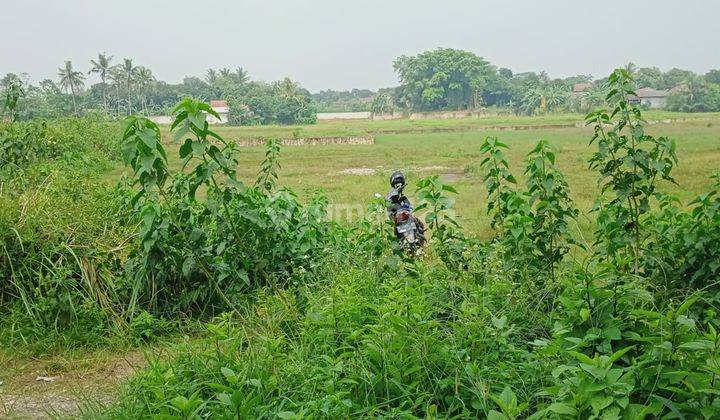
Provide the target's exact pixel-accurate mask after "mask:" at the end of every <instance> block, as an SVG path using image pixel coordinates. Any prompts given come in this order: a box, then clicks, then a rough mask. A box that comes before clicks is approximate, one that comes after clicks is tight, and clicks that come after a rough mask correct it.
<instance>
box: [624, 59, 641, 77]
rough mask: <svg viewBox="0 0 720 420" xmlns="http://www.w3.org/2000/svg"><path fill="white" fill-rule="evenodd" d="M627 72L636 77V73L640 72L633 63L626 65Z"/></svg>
mask: <svg viewBox="0 0 720 420" xmlns="http://www.w3.org/2000/svg"><path fill="white" fill-rule="evenodd" d="M625 70H627V72H628V73H630V75H631V76H634V75H635V73H637V71H638V66H636V65H635V63H633V62H632V61H630V62H628V63H627V64H625Z"/></svg>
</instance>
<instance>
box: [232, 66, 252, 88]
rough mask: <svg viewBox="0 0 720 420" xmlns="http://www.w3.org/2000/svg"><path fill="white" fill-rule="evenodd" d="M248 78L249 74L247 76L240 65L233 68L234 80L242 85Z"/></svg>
mask: <svg viewBox="0 0 720 420" xmlns="http://www.w3.org/2000/svg"><path fill="white" fill-rule="evenodd" d="M249 80H250V76H248V72H247V70H245V69H243V68H242V67H238V68H237V69H236V70H235V81H236V82H237V83H239V84H241V85H244V84H245V83H247V82H248V81H249Z"/></svg>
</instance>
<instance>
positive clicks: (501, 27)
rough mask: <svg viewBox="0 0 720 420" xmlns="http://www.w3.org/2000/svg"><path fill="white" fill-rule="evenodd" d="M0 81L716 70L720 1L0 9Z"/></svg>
mask: <svg viewBox="0 0 720 420" xmlns="http://www.w3.org/2000/svg"><path fill="white" fill-rule="evenodd" d="M0 11H1V12H0V28H2V31H1V33H2V41H0V75H2V74H5V73H7V72H17V73H20V72H26V73H29V74H30V75H31V79H32V80H33V81H37V80H40V79H43V78H55V77H56V73H57V67H59V66H60V65H61V64H62V62H63V61H64V60H68V59H69V60H72V61H73V63H74V64H75V66H76V67H78V68H79V69H82V70H86V69H87V68H88V67H89V64H88V61H89V60H90V59H91V58H93V57H95V56H96V55H97V53H98V52H101V51H105V52H107V53H109V54H111V55H113V56H114V57H115V59H116V60H118V61H119V60H120V59H121V58H123V57H132V58H134V59H135V62H136V63H137V64H141V65H144V66H146V67H149V68H150V69H152V70H153V72H154V73H155V74H156V76H157V77H158V78H159V79H163V80H167V81H170V82H178V81H180V80H182V77H183V76H185V75H203V74H204V73H205V70H206V69H207V68H209V67H214V68H219V67H229V68H235V67H237V66H242V67H244V68H245V69H247V70H248V71H249V72H250V75H251V77H252V78H253V79H259V80H275V79H278V78H281V77H285V76H289V77H291V78H292V79H294V80H297V81H299V82H300V83H301V84H303V85H304V86H305V87H307V88H308V89H310V90H311V91H317V90H320V89H326V88H332V89H350V88H353V87H358V88H363V87H364V88H371V89H376V88H378V87H385V86H392V85H394V84H395V83H396V81H397V80H396V77H395V75H394V73H393V69H392V61H393V59H395V57H397V56H398V55H401V54H415V53H417V52H420V51H423V50H426V49H433V48H437V47H453V48H461V49H466V50H469V51H472V52H474V53H476V54H478V55H481V56H483V57H485V58H486V59H488V60H490V61H491V62H492V63H493V64H496V65H498V66H502V67H509V68H511V69H512V70H513V71H530V70H534V71H539V70H545V71H547V72H548V73H549V74H550V75H552V76H567V75H574V74H593V75H595V76H602V75H605V74H606V73H608V72H609V71H610V70H611V69H612V68H613V67H616V66H617V65H621V64H624V63H626V62H628V61H630V60H632V61H633V62H635V63H637V64H638V65H640V66H658V67H660V68H662V69H668V68H671V67H681V68H687V69H690V70H694V71H696V72H701V73H704V72H706V71H707V70H709V69H711V68H720V29H718V28H720V23H719V22H720V1H718V0H704V1H702V0H684V1H672V0H654V1H653V0H624V1H623V0H602V1H585V0H544V1H543V0H514V1H510V0H505V1H501V0H443V1H440V0H432V1H431V0H355V1H346V0H215V1H199V0H192V1H191V0H173V1H170V0H144V1H143V0H122V1H119V0H114V1H110V0H44V1H43V0H22V1H21V0H0Z"/></svg>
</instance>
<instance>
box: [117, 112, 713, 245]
mask: <svg viewBox="0 0 720 420" xmlns="http://www.w3.org/2000/svg"><path fill="white" fill-rule="evenodd" d="M646 119H647V120H649V121H662V120H665V121H666V122H664V123H658V124H653V125H651V126H650V127H649V130H648V131H649V132H650V133H651V134H653V135H666V136H669V137H671V138H673V139H674V140H676V142H677V144H678V158H679V160H680V163H679V165H678V167H677V168H676V171H675V177H676V180H677V182H678V185H672V184H667V183H666V184H664V185H663V186H662V188H663V189H664V190H665V191H669V192H673V193H674V194H677V196H678V197H679V198H680V199H681V200H684V201H687V200H689V199H691V198H693V197H694V196H695V195H697V194H698V193H700V192H703V191H706V190H707V188H708V186H709V185H710V184H711V179H710V175H711V174H712V173H713V171H717V170H720V114H677V113H668V112H662V111H653V112H648V113H647V114H646ZM668 119H671V120H672V122H667V120H668ZM581 124H582V116H581V115H578V114H568V115H552V116H544V117H509V116H505V117H488V118H476V119H457V120H417V121H410V120H395V121H344V122H325V123H320V124H316V125H312V126H302V127H293V126H263V127H216V128H215V130H216V131H217V132H218V133H219V134H220V135H222V136H223V137H224V138H226V139H232V140H243V139H252V138H270V137H279V138H292V137H293V134H292V133H293V132H295V134H296V135H295V137H313V136H353V135H365V134H368V133H371V134H373V135H374V137H375V144H374V145H322V146H285V147H283V149H282V151H281V159H280V162H281V165H282V169H281V171H280V183H281V184H282V185H286V186H288V187H291V188H292V189H293V190H295V191H296V192H298V193H299V194H300V195H301V196H306V195H307V194H310V193H312V192H314V191H317V190H321V191H323V192H324V193H325V194H326V195H327V197H328V199H329V201H330V204H331V208H330V210H331V212H332V213H331V217H333V218H335V219H336V220H339V221H343V220H347V219H348V217H349V218H355V217H358V216H359V214H360V213H361V211H362V209H364V208H365V207H366V205H367V203H368V202H369V201H370V200H371V198H372V196H373V193H375V192H379V193H382V194H384V193H385V192H386V190H387V189H388V184H387V178H388V175H389V174H390V173H391V172H392V171H393V170H395V169H400V170H403V171H405V172H407V174H408V176H409V182H410V187H409V189H408V191H409V192H410V193H411V194H412V191H413V190H414V186H413V183H414V182H415V181H416V180H417V179H418V178H420V177H425V176H429V175H433V174H440V175H441V176H442V178H443V179H444V180H445V181H446V182H448V183H451V184H452V185H454V186H455V187H457V189H458V192H459V194H458V196H457V200H456V209H457V212H458V215H459V216H460V218H461V220H462V222H463V224H464V225H465V226H466V227H467V228H469V229H470V230H471V231H473V232H475V233H478V234H480V235H482V236H484V235H485V234H486V233H488V229H489V227H488V226H489V220H488V218H487V217H486V216H485V194H486V192H485V189H484V187H483V185H482V180H481V177H482V173H481V171H480V170H479V164H480V161H481V159H482V157H481V154H480V152H479V148H480V144H481V142H482V141H483V139H484V138H485V137H487V136H498V137H500V138H501V139H502V141H504V142H505V143H507V144H508V146H510V151H509V152H508V153H507V155H508V158H509V160H510V163H511V170H512V171H513V173H514V174H515V176H516V177H517V178H518V181H519V182H523V180H522V178H523V177H522V172H523V168H524V159H525V155H526V154H527V153H528V152H529V151H530V150H531V149H532V147H533V146H534V144H535V143H536V142H537V140H538V139H541V138H544V139H546V140H548V141H549V142H550V143H551V144H552V145H553V146H554V147H555V148H556V149H557V151H558V165H559V167H560V168H561V169H562V170H563V171H564V172H565V174H566V176H567V179H568V182H569V184H570V187H571V190H572V195H573V198H574V199H575V202H576V204H577V205H578V207H579V208H580V209H581V210H582V211H583V212H586V211H588V210H589V209H591V207H592V205H593V202H594V199H595V197H596V195H597V193H598V191H597V175H596V173H594V172H593V171H591V170H589V169H588V165H587V159H588V158H589V156H590V154H591V153H592V152H593V151H594V146H591V145H589V139H590V137H591V135H592V132H591V130H590V129H589V128H586V127H583V126H582V125H581ZM552 125H561V126H560V127H548V126H552ZM575 125H579V126H575ZM503 126H505V127H515V129H507V130H498V127H503ZM165 138H166V140H167V142H168V144H169V150H168V152H169V153H168V154H169V156H170V159H171V162H170V164H171V167H172V168H173V169H177V168H179V167H180V164H181V162H180V160H179V158H178V157H177V145H174V144H173V143H172V142H171V141H170V140H169V138H170V136H168V135H166V136H165ZM241 151H242V153H241V156H242V157H241V165H240V166H241V171H240V174H239V175H240V178H241V179H243V180H245V181H247V182H251V181H252V180H253V179H254V177H255V174H256V172H257V170H258V166H259V163H260V162H261V160H262V158H263V155H264V148H263V147H245V148H242V149H241ZM355 169H362V171H354V170H355ZM368 169H370V170H372V171H368ZM122 171H123V169H122V168H118V169H117V170H116V171H114V172H113V173H112V178H113V179H115V178H117V176H118V175H119V174H120V173H121V172H122ZM348 172H351V173H348ZM352 172H362V173H364V174H363V175H356V174H352ZM369 172H373V173H371V174H368V173H369ZM411 197H412V195H411ZM579 223H580V225H581V228H582V230H583V231H586V232H587V228H588V226H589V222H587V223H586V222H585V218H582V217H581V219H580V221H579Z"/></svg>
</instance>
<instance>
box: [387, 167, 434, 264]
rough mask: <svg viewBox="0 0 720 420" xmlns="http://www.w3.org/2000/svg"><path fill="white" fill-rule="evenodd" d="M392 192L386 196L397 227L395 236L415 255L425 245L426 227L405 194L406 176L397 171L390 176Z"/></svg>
mask: <svg viewBox="0 0 720 420" xmlns="http://www.w3.org/2000/svg"><path fill="white" fill-rule="evenodd" d="M390 186H391V187H392V190H390V192H389V193H388V195H387V196H385V200H386V201H387V212H388V216H389V217H390V220H392V222H393V226H394V227H395V236H396V237H397V238H398V239H400V240H401V241H402V244H403V246H404V247H405V249H406V250H407V251H408V253H410V254H412V255H415V254H417V253H418V252H419V250H420V248H421V247H422V246H423V244H425V225H423V223H422V221H421V220H420V219H418V218H417V217H415V215H414V214H413V207H412V205H411V204H410V200H408V198H407V197H406V196H405V195H404V194H403V189H404V188H405V176H404V175H403V174H402V172H400V171H395V172H393V174H392V175H391V176H390Z"/></svg>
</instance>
